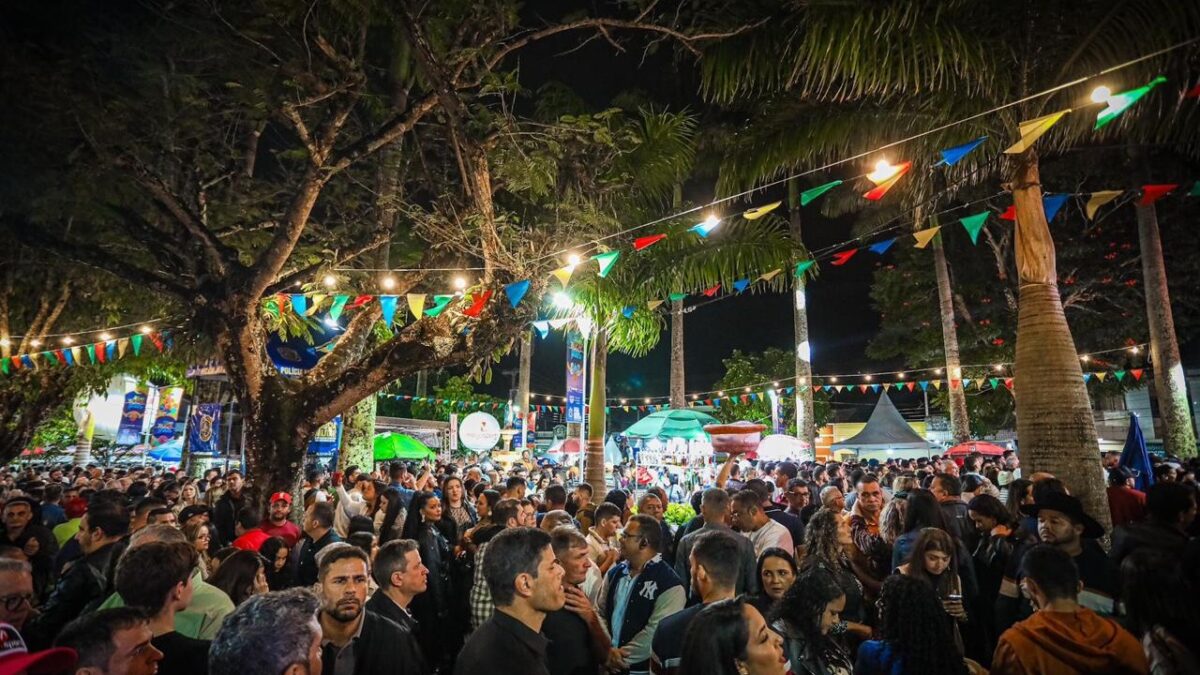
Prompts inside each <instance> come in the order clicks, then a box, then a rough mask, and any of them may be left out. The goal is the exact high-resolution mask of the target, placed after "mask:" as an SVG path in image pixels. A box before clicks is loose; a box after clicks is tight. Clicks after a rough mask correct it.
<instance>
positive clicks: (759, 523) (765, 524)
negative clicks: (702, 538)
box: [730, 490, 796, 558]
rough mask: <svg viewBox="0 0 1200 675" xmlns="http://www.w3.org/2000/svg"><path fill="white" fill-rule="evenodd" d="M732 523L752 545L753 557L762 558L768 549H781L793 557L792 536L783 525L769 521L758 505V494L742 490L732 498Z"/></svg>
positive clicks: (794, 548) (794, 550)
mask: <svg viewBox="0 0 1200 675" xmlns="http://www.w3.org/2000/svg"><path fill="white" fill-rule="evenodd" d="M732 506H733V510H732V516H733V517H732V522H731V523H730V524H731V525H732V526H733V529H735V530H737V531H738V532H741V533H742V534H744V535H746V536H747V537H749V538H750V543H752V544H754V556H755V558H758V557H760V556H762V553H763V551H765V550H767V549H769V548H781V549H783V550H785V551H787V552H788V553H791V554H793V555H795V553H796V547H795V545H794V544H793V543H792V535H791V533H790V532H788V529H787V528H786V527H784V526H783V525H780V524H779V523H777V522H775V521H774V520H771V518H770V517H769V516H768V515H767V512H766V511H763V509H762V506H761V504H759V496H758V493H757V492H755V491H754V490H742V491H741V492H739V493H737V494H736V495H734V496H733V505H732Z"/></svg>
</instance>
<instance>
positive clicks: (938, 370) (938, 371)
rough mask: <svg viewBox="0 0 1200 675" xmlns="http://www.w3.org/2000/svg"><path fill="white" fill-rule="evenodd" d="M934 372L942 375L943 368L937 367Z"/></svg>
mask: <svg viewBox="0 0 1200 675" xmlns="http://www.w3.org/2000/svg"><path fill="white" fill-rule="evenodd" d="M933 374H934V375H941V374H942V369H941V368H935V369H934V370H933Z"/></svg>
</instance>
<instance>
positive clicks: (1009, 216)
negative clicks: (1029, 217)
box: [999, 204, 1017, 221]
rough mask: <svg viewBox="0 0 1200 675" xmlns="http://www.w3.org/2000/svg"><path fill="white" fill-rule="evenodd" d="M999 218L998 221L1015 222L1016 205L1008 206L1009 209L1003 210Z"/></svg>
mask: <svg viewBox="0 0 1200 675" xmlns="http://www.w3.org/2000/svg"><path fill="white" fill-rule="evenodd" d="M999 218H1000V220H1012V221H1015V220H1016V219H1017V205H1016V204H1010V205H1009V207H1008V208H1007V209H1004V211H1003V212H1002V213H1001V214H1000V216H999Z"/></svg>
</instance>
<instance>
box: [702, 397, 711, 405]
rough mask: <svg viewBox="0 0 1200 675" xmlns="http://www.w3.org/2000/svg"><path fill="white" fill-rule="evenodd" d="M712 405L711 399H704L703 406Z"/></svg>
mask: <svg viewBox="0 0 1200 675" xmlns="http://www.w3.org/2000/svg"><path fill="white" fill-rule="evenodd" d="M712 404H713V400H712V399H711V398H706V399H704V405H712Z"/></svg>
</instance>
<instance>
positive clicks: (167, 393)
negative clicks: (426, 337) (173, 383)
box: [150, 387, 183, 445]
mask: <svg viewBox="0 0 1200 675" xmlns="http://www.w3.org/2000/svg"><path fill="white" fill-rule="evenodd" d="M182 402H183V387H163V388H161V389H159V390H158V410H157V411H156V412H155V414H154V426H152V427H150V445H162V444H163V443H166V442H168V441H170V440H172V439H174V438H175V422H176V420H177V419H178V418H179V404H180V403H182Z"/></svg>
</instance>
